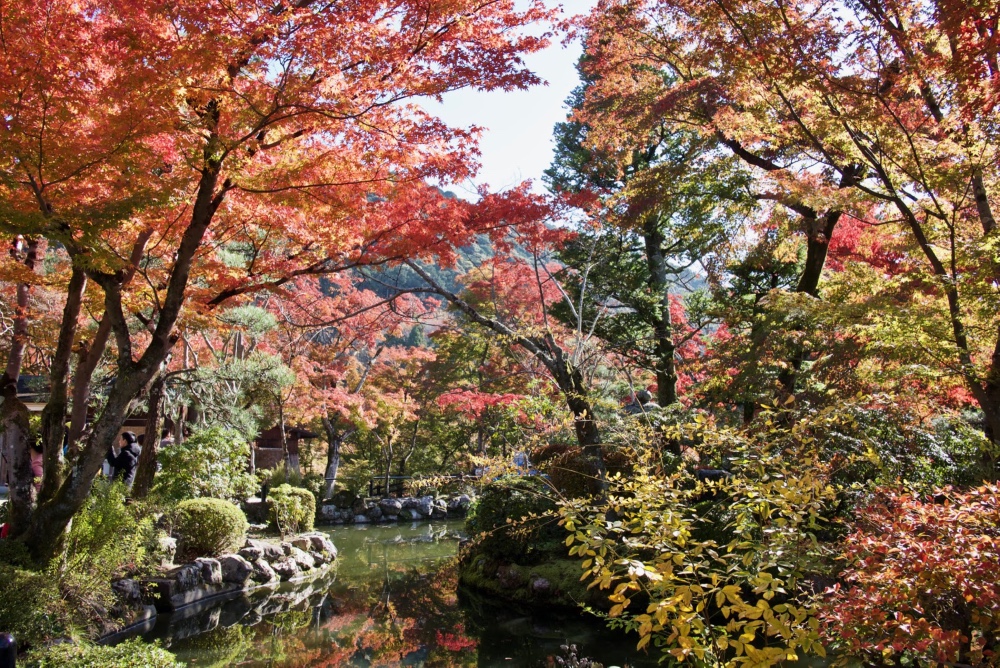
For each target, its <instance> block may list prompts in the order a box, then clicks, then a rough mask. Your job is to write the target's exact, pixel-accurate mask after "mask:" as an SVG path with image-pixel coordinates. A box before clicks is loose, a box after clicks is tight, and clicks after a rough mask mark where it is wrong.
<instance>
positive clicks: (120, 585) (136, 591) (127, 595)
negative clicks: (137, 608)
mask: <svg viewBox="0 0 1000 668" xmlns="http://www.w3.org/2000/svg"><path fill="white" fill-rule="evenodd" d="M111 591H113V592H115V593H116V594H118V598H119V599H120V600H121V601H122V602H123V603H125V604H127V605H132V604H136V603H139V602H140V601H141V600H142V587H140V586H139V583H138V582H136V581H135V580H132V579H131V578H125V579H124V580H116V581H115V582H112V583H111Z"/></svg>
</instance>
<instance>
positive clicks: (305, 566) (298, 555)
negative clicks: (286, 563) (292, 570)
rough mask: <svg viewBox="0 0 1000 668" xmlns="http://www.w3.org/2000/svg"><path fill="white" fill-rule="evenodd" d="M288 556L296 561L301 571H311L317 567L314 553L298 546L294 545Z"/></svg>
mask: <svg viewBox="0 0 1000 668" xmlns="http://www.w3.org/2000/svg"><path fill="white" fill-rule="evenodd" d="M288 556H289V557H291V558H292V559H293V560H294V561H295V564H296V565H297V566H298V567H299V570H300V571H311V570H312V569H314V568H316V560H315V559H314V558H313V557H312V555H311V554H309V553H308V552H305V551H303V550H300V549H299V548H297V547H293V548H292V553H291V554H290V555H288Z"/></svg>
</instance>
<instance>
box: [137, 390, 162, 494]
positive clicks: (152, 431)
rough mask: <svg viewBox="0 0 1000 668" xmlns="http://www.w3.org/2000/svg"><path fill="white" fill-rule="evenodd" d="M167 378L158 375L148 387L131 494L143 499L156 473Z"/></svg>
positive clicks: (151, 485)
mask: <svg viewBox="0 0 1000 668" xmlns="http://www.w3.org/2000/svg"><path fill="white" fill-rule="evenodd" d="M166 386H167V379H166V376H164V375H160V376H158V377H157V379H156V380H154V381H153V384H152V385H151V386H150V388H149V400H148V401H149V412H148V413H147V414H146V435H145V438H144V439H143V446H142V452H140V453H139V463H138V465H137V466H136V471H135V481H134V482H133V483H132V496H133V497H135V498H137V499H144V498H146V496H147V495H148V494H149V491H150V490H151V489H152V488H153V477H154V476H155V475H156V455H157V453H158V451H159V448H160V431H161V429H162V428H163V398H164V395H165V394H166Z"/></svg>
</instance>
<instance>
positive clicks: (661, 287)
mask: <svg viewBox="0 0 1000 668" xmlns="http://www.w3.org/2000/svg"><path fill="white" fill-rule="evenodd" d="M643 240H644V241H645V247H646V266H647V268H648V271H649V279H648V285H649V290H650V292H651V293H652V294H654V295H656V296H657V297H658V299H659V305H658V308H657V313H656V314H655V317H654V321H653V323H652V325H653V337H654V339H655V343H654V351H655V353H654V354H655V357H654V361H653V372H654V373H655V374H656V401H657V403H659V404H660V405H661V406H669V405H670V404H673V403H676V402H677V366H676V364H675V362H674V352H675V347H674V326H673V322H672V321H671V317H670V285H669V284H668V282H667V259H666V257H665V256H664V253H663V244H664V238H663V233H662V232H661V230H660V228H659V225H658V220H657V218H656V216H650V217H648V218H647V219H646V222H645V224H644V234H643Z"/></svg>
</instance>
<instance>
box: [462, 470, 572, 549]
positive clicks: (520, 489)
mask: <svg viewBox="0 0 1000 668" xmlns="http://www.w3.org/2000/svg"><path fill="white" fill-rule="evenodd" d="M552 496H553V492H552V488H551V487H549V485H548V484H547V483H546V482H545V480H544V479H542V478H538V477H530V476H511V477H507V478H499V479H497V480H495V481H493V482H491V483H490V484H489V485H487V486H486V487H485V488H483V490H482V492H480V494H479V497H478V499H477V500H476V502H475V503H474V504H473V505H472V508H471V509H470V511H469V516H468V517H467V518H466V521H465V527H466V530H467V531H468V532H469V534H470V535H472V536H479V540H478V543H477V552H479V553H482V554H485V555H486V556H488V557H491V558H495V559H512V560H516V561H517V562H518V563H522V564H527V563H531V562H533V561H537V560H538V559H540V558H542V557H543V556H545V555H546V554H547V553H548V552H549V551H552V550H556V551H560V552H561V551H562V550H561V549H560V546H561V544H562V543H561V540H562V539H563V538H564V537H565V534H564V533H563V532H562V530H561V529H560V528H559V527H558V526H557V524H556V519H555V517H554V516H553V513H554V511H555V508H556V505H555V502H554V501H553V499H552ZM508 520H510V522H508Z"/></svg>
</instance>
